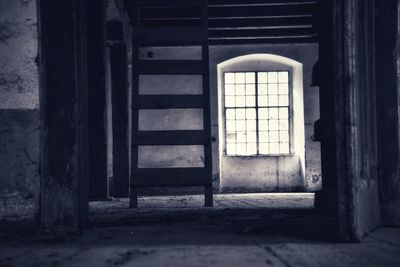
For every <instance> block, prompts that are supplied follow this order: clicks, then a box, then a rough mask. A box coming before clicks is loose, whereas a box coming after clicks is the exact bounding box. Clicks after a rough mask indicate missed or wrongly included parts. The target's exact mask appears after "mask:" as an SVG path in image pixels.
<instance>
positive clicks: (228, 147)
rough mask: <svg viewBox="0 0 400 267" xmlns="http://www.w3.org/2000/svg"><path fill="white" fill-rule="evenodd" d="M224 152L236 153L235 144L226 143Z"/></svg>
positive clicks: (228, 153)
mask: <svg viewBox="0 0 400 267" xmlns="http://www.w3.org/2000/svg"><path fill="white" fill-rule="evenodd" d="M226 154H227V155H235V154H236V144H226Z"/></svg>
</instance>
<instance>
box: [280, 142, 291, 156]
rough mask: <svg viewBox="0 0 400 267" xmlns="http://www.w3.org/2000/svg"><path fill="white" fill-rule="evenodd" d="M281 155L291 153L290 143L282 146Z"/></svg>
mask: <svg viewBox="0 0 400 267" xmlns="http://www.w3.org/2000/svg"><path fill="white" fill-rule="evenodd" d="M279 147H280V153H285V154H287V153H289V143H281V144H280V146H279Z"/></svg>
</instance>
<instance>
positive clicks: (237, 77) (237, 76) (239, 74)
mask: <svg viewBox="0 0 400 267" xmlns="http://www.w3.org/2000/svg"><path fill="white" fill-rule="evenodd" d="M235 81H236V83H245V74H244V72H236V74H235Z"/></svg>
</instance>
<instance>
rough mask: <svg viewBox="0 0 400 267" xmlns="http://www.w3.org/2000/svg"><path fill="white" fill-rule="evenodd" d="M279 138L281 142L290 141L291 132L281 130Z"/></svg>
mask: <svg viewBox="0 0 400 267" xmlns="http://www.w3.org/2000/svg"><path fill="white" fill-rule="evenodd" d="M279 139H280V141H281V142H289V132H288V131H280V132H279Z"/></svg>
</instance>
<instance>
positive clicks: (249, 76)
mask: <svg viewBox="0 0 400 267" xmlns="http://www.w3.org/2000/svg"><path fill="white" fill-rule="evenodd" d="M255 82H256V74H255V72H246V83H255Z"/></svg>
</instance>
